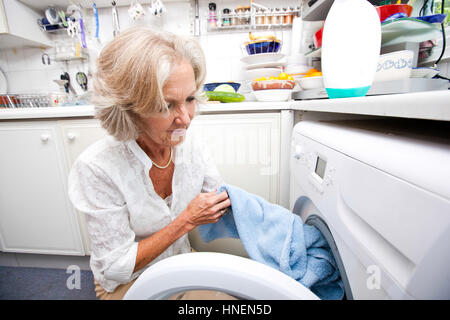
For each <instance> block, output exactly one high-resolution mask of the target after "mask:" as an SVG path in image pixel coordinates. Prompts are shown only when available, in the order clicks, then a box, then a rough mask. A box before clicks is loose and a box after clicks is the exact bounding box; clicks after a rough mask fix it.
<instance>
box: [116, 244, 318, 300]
mask: <svg viewBox="0 0 450 320" xmlns="http://www.w3.org/2000/svg"><path fill="white" fill-rule="evenodd" d="M187 290H214V291H220V292H224V293H227V294H229V295H232V296H234V297H236V298H238V299H245V300H293V299H295V300H318V299H319V298H318V297H317V296H316V295H315V294H314V293H312V292H311V291H310V290H309V289H308V288H306V287H305V286H303V285H302V284H300V283H299V282H297V281H295V280H294V279H292V278H290V277H289V276H287V275H285V274H284V273H282V272H280V271H278V270H275V269H273V268H271V267H269V266H266V265H264V264H262V263H259V262H256V261H253V260H251V259H248V258H243V257H238V256H234V255H230V254H224V253H215V252H194V253H186V254H179V255H175V256H172V257H169V258H167V259H164V260H161V261H159V262H157V263H155V264H154V265H152V266H150V267H149V268H148V269H147V270H145V271H144V272H143V273H142V274H141V275H140V276H139V278H138V279H137V280H136V282H135V283H134V284H133V285H132V286H131V287H130V289H129V290H128V291H127V293H126V294H125V296H124V299H127V300H144V299H151V300H164V299H168V298H169V297H171V296H173V295H174V294H177V293H180V292H183V291H187Z"/></svg>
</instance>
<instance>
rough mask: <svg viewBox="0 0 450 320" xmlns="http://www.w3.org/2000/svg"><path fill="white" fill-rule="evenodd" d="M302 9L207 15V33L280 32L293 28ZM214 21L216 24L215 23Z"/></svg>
mask: <svg viewBox="0 0 450 320" xmlns="http://www.w3.org/2000/svg"><path fill="white" fill-rule="evenodd" d="M299 13H300V8H297V9H290V10H286V11H282V12H280V11H276V12H272V11H270V12H255V11H248V12H245V13H241V14H222V13H218V14H216V15H214V16H209V15H208V14H206V17H205V19H204V20H205V23H206V25H207V31H208V32H212V31H230V30H238V31H239V30H278V29H289V28H292V22H293V20H294V17H296V16H298V15H299ZM213 21H214V22H213Z"/></svg>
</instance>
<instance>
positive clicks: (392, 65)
mask: <svg viewBox="0 0 450 320" xmlns="http://www.w3.org/2000/svg"><path fill="white" fill-rule="evenodd" d="M413 56H414V52H413V51H411V50H401V51H395V52H391V53H386V54H382V55H380V58H379V60H378V65H377V72H376V73H375V78H374V80H373V81H374V82H381V81H390V80H401V79H407V78H410V77H411V73H412V60H413Z"/></svg>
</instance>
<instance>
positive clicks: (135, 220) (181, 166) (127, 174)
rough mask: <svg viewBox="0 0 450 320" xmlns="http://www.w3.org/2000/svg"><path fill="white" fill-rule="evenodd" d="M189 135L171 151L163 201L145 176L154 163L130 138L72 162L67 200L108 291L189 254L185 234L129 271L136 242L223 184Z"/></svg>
mask: <svg viewBox="0 0 450 320" xmlns="http://www.w3.org/2000/svg"><path fill="white" fill-rule="evenodd" d="M198 138H199V137H193V136H192V132H191V130H188V131H187V133H186V137H185V141H184V142H183V143H181V144H179V145H177V146H176V147H174V150H173V151H174V157H173V161H174V164H175V171H174V174H173V181H172V195H170V196H168V197H167V198H166V199H162V198H161V197H160V196H159V195H158V194H157V193H156V192H155V190H154V188H153V184H152V181H151V179H150V177H149V170H150V168H151V167H152V162H151V160H150V158H149V157H148V156H147V154H146V153H145V152H144V151H143V150H142V149H141V148H140V147H139V145H138V144H137V143H136V141H134V140H130V141H125V142H120V141H117V140H115V139H114V138H113V137H111V136H107V137H106V138H104V139H102V140H100V141H98V142H96V143H94V144H93V145H91V146H90V147H89V148H87V149H86V150H85V151H84V152H83V153H82V154H81V155H80V156H79V157H78V159H77V160H76V161H75V163H74V164H73V166H72V169H71V172H70V175H69V197H70V199H71V201H72V203H73V205H74V206H75V208H76V209H77V210H79V211H80V212H82V213H84V214H85V217H86V224H87V230H88V233H89V237H90V240H91V246H92V247H91V249H92V253H91V258H90V267H91V269H92V272H93V274H94V278H95V280H97V282H98V283H99V284H100V285H101V286H102V287H103V288H104V289H105V290H106V291H108V292H113V291H114V290H115V288H116V287H117V286H118V285H119V284H121V283H128V282H130V281H131V280H133V279H135V278H136V277H138V276H139V275H140V274H141V273H142V272H143V271H144V270H145V269H146V268H147V267H148V266H150V265H151V264H153V263H155V262H157V261H159V260H161V259H164V258H167V257H169V256H172V255H176V254H180V253H187V252H190V244H189V240H188V236H187V234H186V235H184V236H182V237H181V238H179V239H178V240H177V241H175V242H174V243H173V244H172V245H171V246H170V247H169V248H167V250H165V251H164V252H163V253H162V254H161V255H160V256H158V257H157V258H156V259H155V260H153V261H152V262H151V263H149V264H148V265H147V266H146V267H145V268H142V269H140V270H138V271H137V272H135V273H133V270H134V266H135V262H136V254H137V248H138V242H139V241H140V240H141V239H144V238H146V237H148V236H150V235H152V234H153V233H155V232H157V231H158V230H160V229H162V228H163V227H165V226H167V225H168V224H169V223H170V222H171V221H173V220H174V219H175V218H176V217H177V216H178V215H179V214H180V213H181V212H182V211H183V210H184V209H185V208H186V207H187V205H188V204H189V202H190V201H191V200H192V199H193V198H194V197H195V196H196V195H197V194H198V193H200V192H202V191H203V192H209V191H212V190H215V189H216V188H218V187H220V185H221V184H223V181H222V179H221V177H220V175H219V173H218V171H217V168H216V167H215V165H214V164H213V162H212V160H211V158H210V156H209V154H208V152H207V151H206V148H205V145H204V143H202V142H201V141H199V139H198Z"/></svg>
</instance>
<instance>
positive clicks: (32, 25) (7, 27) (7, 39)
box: [0, 0, 52, 50]
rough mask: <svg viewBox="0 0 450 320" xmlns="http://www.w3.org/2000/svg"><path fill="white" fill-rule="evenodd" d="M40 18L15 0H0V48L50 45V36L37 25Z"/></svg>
mask: <svg viewBox="0 0 450 320" xmlns="http://www.w3.org/2000/svg"><path fill="white" fill-rule="evenodd" d="M39 18H42V17H41V15H40V14H38V13H37V12H35V11H33V10H32V9H31V8H29V7H27V6H26V5H24V4H23V3H21V2H19V1H17V0H6V1H5V0H0V49H1V50H3V49H10V48H18V47H51V46H52V44H51V41H50V38H49V37H48V36H47V35H46V34H44V33H43V32H42V31H41V30H40V29H39V27H38V25H37V23H36V21H37V19H39Z"/></svg>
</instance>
